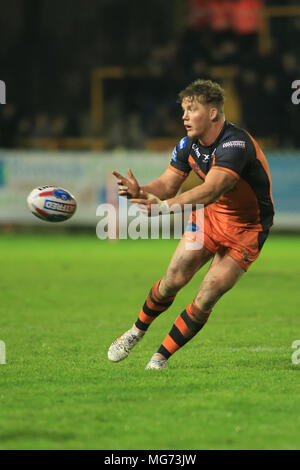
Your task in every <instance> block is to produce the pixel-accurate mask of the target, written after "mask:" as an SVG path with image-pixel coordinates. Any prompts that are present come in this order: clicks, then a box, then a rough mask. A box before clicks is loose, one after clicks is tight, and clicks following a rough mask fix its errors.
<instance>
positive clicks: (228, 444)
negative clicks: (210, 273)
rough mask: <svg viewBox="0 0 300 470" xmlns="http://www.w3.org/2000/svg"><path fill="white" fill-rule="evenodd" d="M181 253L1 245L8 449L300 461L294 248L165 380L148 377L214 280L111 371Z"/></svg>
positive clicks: (15, 240)
mask: <svg viewBox="0 0 300 470" xmlns="http://www.w3.org/2000/svg"><path fill="white" fill-rule="evenodd" d="M176 244H177V241H167V240H157V241H156V240H138V241H119V242H116V243H115V242H104V241H100V240H98V239H97V238H96V237H93V236H91V237H88V236H74V237H71V236H70V237H68V236H58V235H43V236H42V235H40V236H30V235H14V236H13V235H12V236H8V235H6V236H3V235H2V236H1V262H2V275H1V278H0V291H1V304H0V309H1V314H0V340H2V341H4V342H5V344H6V364H5V365H0V449H107V450H114V449H126V450H130V449H151V450H158V449H165V450H176V449H184V450H186V449H188V450H192V449H299V448H300V443H299V435H300V407H299V395H300V364H298V365H297V364H292V361H291V356H292V353H293V349H292V348H291V345H292V343H293V341H295V340H300V316H299V310H300V309H299V304H300V289H299V275H300V268H299V266H300V250H299V246H300V243H299V238H298V237H283V236H282V237H279V236H273V237H270V238H269V240H267V242H266V244H265V246H264V248H263V252H262V255H261V257H260V258H259V259H258V260H257V261H256V262H255V263H254V264H253V266H252V267H251V268H250V270H249V271H248V273H247V274H245V276H244V277H243V278H242V279H241V280H240V281H239V283H238V284H237V285H236V286H235V287H234V289H233V290H232V291H230V292H228V293H227V294H226V295H225V296H224V297H223V298H222V299H221V300H220V301H219V303H218V304H217V305H216V306H215V308H214V311H213V314H212V315H211V318H210V320H209V322H208V323H207V325H206V326H205V327H204V328H203V330H202V331H200V333H199V334H198V335H197V336H196V337H195V338H193V340H192V341H190V342H189V343H188V344H187V345H186V346H185V347H184V348H182V349H181V350H180V351H178V352H177V353H176V354H175V355H174V356H173V357H172V358H171V359H170V367H169V369H167V370H164V371H145V370H144V368H145V365H146V364H147V362H148V360H149V358H150V357H151V355H152V354H153V353H154V352H156V350H157V348H158V347H159V345H160V343H161V342H162V340H163V339H164V337H165V336H166V334H167V333H168V332H169V330H170V328H171V326H172V324H173V321H174V320H175V318H176V317H177V316H178V315H179V314H180V313H181V312H182V310H183V309H184V308H185V307H186V305H187V304H188V303H190V302H191V300H192V299H193V297H194V295H195V293H196V290H197V288H198V286H199V283H200V281H201V279H202V278H203V275H204V273H205V271H206V268H204V269H203V270H202V271H201V272H199V273H198V274H197V275H196V276H195V277H194V279H193V280H192V281H191V283H190V284H189V285H188V286H186V287H185V288H184V289H183V290H182V291H181V292H180V293H179V294H178V296H177V298H176V300H175V302H174V304H173V305H172V307H171V308H170V309H169V310H168V311H167V312H166V313H164V314H163V315H162V316H161V317H160V318H158V319H157V320H156V321H155V322H154V323H153V325H152V326H151V327H150V330H149V333H148V334H147V335H146V336H145V338H144V339H143V340H142V342H141V343H140V344H138V345H137V346H136V348H135V349H134V350H133V352H132V354H131V355H130V356H129V358H128V359H127V360H125V361H123V362H120V363H117V364H113V363H110V362H109V361H108V360H107V349H108V347H109V345H110V343H111V342H112V341H113V340H114V339H115V338H116V337H117V336H119V335H120V334H121V333H122V332H123V331H124V330H126V329H128V328H129V327H130V326H131V325H132V323H133V322H134V321H135V319H136V317H137V315H138V313H139V310H140V307H141V306H142V305H143V303H144V300H145V297H146V295H147V293H148V291H149V289H150V287H151V286H152V285H153V284H154V282H155V281H157V280H158V279H159V278H160V277H161V276H162V275H163V274H164V272H165V269H166V267H167V265H168V263H169V260H170V258H171V255H172V253H173V251H174V249H175V246H176ZM299 357H300V354H299Z"/></svg>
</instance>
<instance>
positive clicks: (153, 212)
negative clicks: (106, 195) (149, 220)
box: [131, 193, 169, 217]
mask: <svg viewBox="0 0 300 470" xmlns="http://www.w3.org/2000/svg"><path fill="white" fill-rule="evenodd" d="M131 202H133V203H134V204H137V206H138V208H139V210H140V212H141V213H142V214H144V215H147V216H148V217H151V216H157V215H159V214H166V213H169V205H168V203H167V201H161V200H160V199H159V198H158V197H156V196H153V195H152V194H150V193H148V194H147V199H131Z"/></svg>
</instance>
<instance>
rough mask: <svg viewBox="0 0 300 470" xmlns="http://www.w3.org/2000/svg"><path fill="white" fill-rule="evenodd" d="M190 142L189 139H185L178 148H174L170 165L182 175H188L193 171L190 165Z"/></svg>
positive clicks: (179, 143)
mask: <svg viewBox="0 0 300 470" xmlns="http://www.w3.org/2000/svg"><path fill="white" fill-rule="evenodd" d="M189 140H190V139H188V137H184V138H183V139H181V140H180V142H178V144H177V145H176V147H174V150H173V153H172V158H171V161H170V165H169V168H170V169H171V170H173V171H175V172H177V173H180V174H182V175H188V174H189V172H190V171H191V167H190V165H189V163H188V158H189V150H190V147H191V144H190V142H189Z"/></svg>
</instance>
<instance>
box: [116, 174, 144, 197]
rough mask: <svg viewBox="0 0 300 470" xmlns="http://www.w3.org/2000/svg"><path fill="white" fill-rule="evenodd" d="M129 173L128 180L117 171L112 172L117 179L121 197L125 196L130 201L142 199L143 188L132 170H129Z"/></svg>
mask: <svg viewBox="0 0 300 470" xmlns="http://www.w3.org/2000/svg"><path fill="white" fill-rule="evenodd" d="M127 172H128V178H126V177H125V176H122V175H121V174H120V173H118V172H117V171H113V172H112V174H113V175H114V176H115V177H116V178H117V184H118V186H119V191H118V192H119V196H125V197H127V198H128V199H131V198H140V197H142V191H141V188H140V186H139V183H138V181H137V179H136V178H135V176H134V175H133V173H132V171H131V169H130V168H129V169H128V171H127Z"/></svg>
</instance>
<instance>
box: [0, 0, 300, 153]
mask: <svg viewBox="0 0 300 470" xmlns="http://www.w3.org/2000/svg"><path fill="white" fill-rule="evenodd" d="M241 3H242V4H243V5H242V6H243V7H244V13H245V11H246V16H247V8H248V12H249V15H250V14H253V11H254V10H255V11H256V14H257V21H255V22H254V25H252V26H251V25H250V28H249V27H248V30H247V27H244V28H243V25H242V23H241V20H240V19H237V16H236V13H235V16H234V14H233V12H236V11H237V10H236V8H237V6H238V4H240V5H239V6H240V8H241ZM297 3H298V2H296V1H295V2H293V1H286V2H280V1H265V2H262V1H255V0H252V1H248V2H247V1H243V2H241V1H240V0H236V1H227V2H224V1H210V2H208V1H204V0H164V1H161V0H151V1H148V0H63V1H62V0H51V1H50V0H39V1H37V0H10V1H9V2H8V1H6V0H5V1H4V0H1V1H0V10H1V16H0V64H1V67H0V79H1V80H3V81H5V83H6V87H7V104H6V105H1V106H0V113H1V116H0V146H1V147H15V146H20V145H24V139H25V140H26V139H29V138H52V139H57V138H63V137H67V136H72V137H77V138H83V137H105V138H106V139H107V146H108V148H114V147H119V146H123V147H129V148H144V147H145V142H146V141H147V139H151V138H158V137H160V138H162V137H163V138H168V137H170V138H177V137H181V136H182V132H183V129H182V126H181V122H180V107H179V106H178V104H177V103H176V97H177V94H178V92H179V91H180V90H181V89H182V88H184V87H185V86H186V85H187V84H188V83H189V82H190V81H191V80H194V79H196V78H212V79H217V80H218V81H220V82H222V78H219V76H214V74H213V70H214V67H216V66H217V67H223V68H224V67H225V69H226V67H227V68H228V67H234V69H235V72H234V74H233V76H232V77H231V78H230V80H231V81H232V86H233V87H234V90H235V92H236V95H237V97H238V106H239V111H240V119H239V122H237V124H239V125H241V126H243V127H245V128H247V130H249V131H250V132H251V133H253V134H254V136H255V137H256V138H261V139H266V142H267V144H268V145H269V146H271V147H274V148H297V147H300V133H299V114H300V113H299V109H300V105H299V106H295V105H293V104H292V102H291V94H292V89H291V83H292V82H293V81H294V80H297V79H300V68H299V55H300V16H297V15H293V16H282V17H273V18H272V19H271V20H270V21H269V35H270V39H271V42H270V45H269V46H268V47H264V44H263V45H262V44H261V42H259V41H261V39H259V37H260V31H261V28H262V25H261V18H262V12H263V8H268V7H271V6H280V5H284V6H289V5H297ZM249 9H250V10H249ZM222 12H223V13H224V12H225V13H224V14H223V13H222ZM222 14H223V17H222ZM224 18H225V20H224ZM239 18H241V17H239ZM248 19H249V18H248ZM222 21H223V23H222ZM111 66H118V67H123V68H126V69H127V70H133V69H134V68H135V67H139V68H140V69H142V70H143V74H142V75H141V76H139V77H136V76H131V77H127V78H126V77H125V78H124V79H121V80H113V79H109V78H108V79H106V80H105V82H104V100H103V111H104V112H103V126H102V128H101V129H98V130H97V129H96V130H95V129H94V128H93V126H92V122H91V75H92V71H93V70H94V69H95V68H97V67H101V68H103V67H111ZM133 75H134V74H133ZM225 109H226V108H225ZM20 138H21V139H23V140H20ZM20 142H21V143H20ZM74 145H76V144H74Z"/></svg>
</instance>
